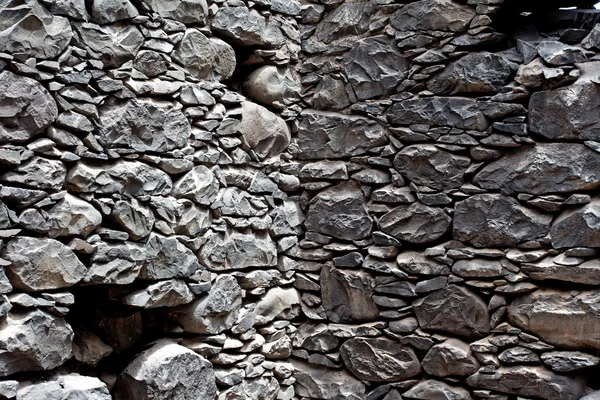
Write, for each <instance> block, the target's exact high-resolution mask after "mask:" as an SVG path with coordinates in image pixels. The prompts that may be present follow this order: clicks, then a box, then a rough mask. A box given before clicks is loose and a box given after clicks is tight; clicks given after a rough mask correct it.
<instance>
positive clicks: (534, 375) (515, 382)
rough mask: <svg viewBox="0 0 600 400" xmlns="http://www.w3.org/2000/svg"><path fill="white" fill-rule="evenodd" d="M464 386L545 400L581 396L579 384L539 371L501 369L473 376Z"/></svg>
mask: <svg viewBox="0 0 600 400" xmlns="http://www.w3.org/2000/svg"><path fill="white" fill-rule="evenodd" d="M467 384H468V385H469V386H472V387H474V388H477V389H484V390H495V391H498V392H501V393H507V394H512V395H517V396H527V397H530V396H531V397H540V398H543V399H548V400H575V399H579V398H580V397H581V395H582V394H583V389H584V385H583V383H582V382H580V381H578V380H576V379H573V378H571V377H567V376H562V375H558V374H555V373H554V372H552V371H549V370H547V369H545V368H543V367H527V366H518V367H502V368H499V369H497V370H496V372H494V373H493V374H483V373H480V372H478V373H476V374H474V375H471V376H470V377H469V378H467Z"/></svg>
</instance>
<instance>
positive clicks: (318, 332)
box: [292, 322, 340, 353]
mask: <svg viewBox="0 0 600 400" xmlns="http://www.w3.org/2000/svg"><path fill="white" fill-rule="evenodd" d="M292 344H293V346H294V347H300V348H302V349H306V350H308V351H316V352H319V353H327V352H329V351H332V350H334V349H335V348H337V347H338V346H339V344H340V341H339V339H338V338H337V337H335V336H334V335H333V333H332V332H331V330H330V329H329V328H328V326H327V325H325V324H317V323H314V322H305V323H303V324H302V325H300V326H299V327H298V330H297V331H296V332H294V335H293V338H292Z"/></svg>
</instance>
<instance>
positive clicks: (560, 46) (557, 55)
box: [537, 40, 587, 65]
mask: <svg viewBox="0 0 600 400" xmlns="http://www.w3.org/2000/svg"><path fill="white" fill-rule="evenodd" d="M537 49H538V54H539V55H540V57H542V58H543V59H544V61H546V62H547V63H548V64H550V65H569V64H575V63H583V62H586V61H587V57H586V56H585V53H584V52H583V50H581V49H580V48H577V47H574V46H569V45H566V44H564V43H561V42H559V41H556V40H548V41H543V42H542V43H540V44H539V45H538V46H537Z"/></svg>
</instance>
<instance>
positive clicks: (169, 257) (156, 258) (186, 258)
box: [139, 233, 204, 280]
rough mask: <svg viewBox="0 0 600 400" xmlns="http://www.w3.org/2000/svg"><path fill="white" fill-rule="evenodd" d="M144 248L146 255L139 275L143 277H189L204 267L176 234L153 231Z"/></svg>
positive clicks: (152, 278)
mask: <svg viewBox="0 0 600 400" xmlns="http://www.w3.org/2000/svg"><path fill="white" fill-rule="evenodd" d="M144 249H145V252H146V257H145V260H144V265H143V266H142V270H141V271H140V275H139V277H140V278H142V279H150V280H158V279H172V278H188V277H190V276H191V275H193V274H194V273H195V272H196V271H198V270H202V269H204V268H203V267H202V266H201V265H200V264H199V263H198V258H197V257H196V255H195V254H194V253H193V252H192V250H190V249H189V248H187V247H186V246H184V245H183V244H182V243H181V242H180V241H179V240H177V238H176V237H174V236H162V235H158V234H156V233H152V234H150V238H149V239H148V241H147V242H146V243H145V246H144Z"/></svg>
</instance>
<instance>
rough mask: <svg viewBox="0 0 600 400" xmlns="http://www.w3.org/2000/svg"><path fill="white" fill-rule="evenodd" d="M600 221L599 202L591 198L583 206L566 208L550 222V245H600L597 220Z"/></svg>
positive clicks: (558, 246)
mask: <svg viewBox="0 0 600 400" xmlns="http://www.w3.org/2000/svg"><path fill="white" fill-rule="evenodd" d="M599 221H600V202H599V201H598V200H593V201H592V202H591V203H589V204H586V205H584V206H583V207H580V208H576V209H572V210H567V211H565V212H564V213H562V214H561V215H559V216H558V218H557V219H556V220H555V221H554V222H553V223H552V228H551V229H550V237H551V238H552V246H553V247H555V248H558V249H561V248H565V247H579V246H583V247H600V236H599V235H598V230H597V228H596V227H597V226H598V222H599Z"/></svg>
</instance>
